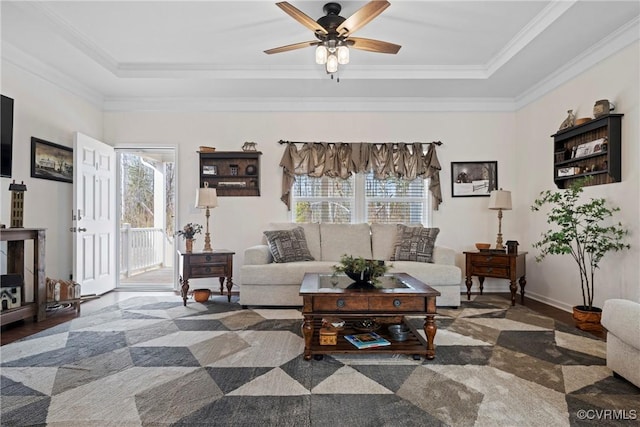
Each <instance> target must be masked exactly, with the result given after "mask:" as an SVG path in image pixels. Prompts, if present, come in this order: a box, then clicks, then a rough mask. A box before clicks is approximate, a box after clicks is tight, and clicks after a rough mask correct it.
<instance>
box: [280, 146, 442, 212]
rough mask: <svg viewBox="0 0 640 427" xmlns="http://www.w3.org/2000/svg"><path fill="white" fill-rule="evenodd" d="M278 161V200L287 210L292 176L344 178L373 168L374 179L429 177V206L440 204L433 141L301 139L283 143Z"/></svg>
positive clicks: (437, 166)
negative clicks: (430, 202)
mask: <svg viewBox="0 0 640 427" xmlns="http://www.w3.org/2000/svg"><path fill="white" fill-rule="evenodd" d="M285 144H286V147H285V150H284V153H283V155H282V160H280V166H282V170H283V174H282V197H280V200H282V201H283V202H284V204H286V205H287V209H289V210H291V187H292V186H293V183H294V181H295V177H296V175H307V176H311V177H321V176H328V177H332V178H336V177H339V178H342V179H347V178H349V177H350V176H351V175H352V174H354V173H359V172H369V171H373V174H374V176H375V177H376V178H377V179H385V178H390V177H397V178H401V179H406V180H414V179H416V178H418V177H422V178H430V181H429V182H430V184H429V192H430V193H431V196H432V197H433V208H434V209H435V210H438V207H439V206H440V203H442V190H441V188H440V170H441V169H442V167H441V166H440V162H439V161H438V155H437V154H436V144H437V143H435V142H433V143H427V145H428V146H429V147H428V149H427V152H426V153H425V152H424V149H423V143H421V142H414V143H397V142H394V143H382V144H372V143H364V142H363V143H347V142H337V143H334V142H305V143H301V144H302V146H301V147H300V148H299V149H298V144H300V143H295V142H285Z"/></svg>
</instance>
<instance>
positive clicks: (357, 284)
mask: <svg viewBox="0 0 640 427" xmlns="http://www.w3.org/2000/svg"><path fill="white" fill-rule="evenodd" d="M388 270H389V266H388V265H385V263H384V261H382V260H373V259H365V258H363V257H355V258H354V257H353V256H351V255H346V254H345V255H342V257H340V264H339V265H334V266H333V271H334V274H338V273H344V274H346V275H347V276H348V277H349V278H350V279H352V280H353V281H354V283H352V284H351V285H349V287H348V288H347V289H371V288H375V285H376V284H377V283H378V282H379V281H378V277H380V276H382V275H384V273H386V272H387V271H388Z"/></svg>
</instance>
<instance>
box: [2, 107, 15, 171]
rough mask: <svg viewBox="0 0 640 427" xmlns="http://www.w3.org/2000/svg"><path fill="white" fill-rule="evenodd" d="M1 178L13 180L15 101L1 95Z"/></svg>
mask: <svg viewBox="0 0 640 427" xmlns="http://www.w3.org/2000/svg"><path fill="white" fill-rule="evenodd" d="M0 96H1V97H2V101H1V102H0V133H1V134H2V137H1V140H0V176H4V177H8V178H11V164H12V159H13V99H11V98H8V97H6V96H4V95H0Z"/></svg>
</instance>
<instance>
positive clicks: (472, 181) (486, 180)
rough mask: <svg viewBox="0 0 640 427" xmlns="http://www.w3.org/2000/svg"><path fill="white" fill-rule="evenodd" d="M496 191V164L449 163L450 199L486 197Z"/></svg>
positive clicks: (490, 162)
mask: <svg viewBox="0 0 640 427" xmlns="http://www.w3.org/2000/svg"><path fill="white" fill-rule="evenodd" d="M497 189H498V162H497V161H485V162H451V196H452V197H488V196H489V194H490V193H491V191H493V190H497Z"/></svg>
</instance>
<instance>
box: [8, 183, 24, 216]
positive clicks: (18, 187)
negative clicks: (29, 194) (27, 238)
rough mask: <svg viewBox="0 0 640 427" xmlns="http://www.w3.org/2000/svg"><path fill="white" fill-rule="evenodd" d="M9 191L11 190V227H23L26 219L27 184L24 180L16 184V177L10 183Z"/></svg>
mask: <svg viewBox="0 0 640 427" xmlns="http://www.w3.org/2000/svg"><path fill="white" fill-rule="evenodd" d="M9 191H11V228H23V225H22V224H23V219H24V192H25V191H27V186H26V185H25V184H24V181H22V183H20V184H16V180H15V179H14V180H13V182H12V183H11V184H9Z"/></svg>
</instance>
